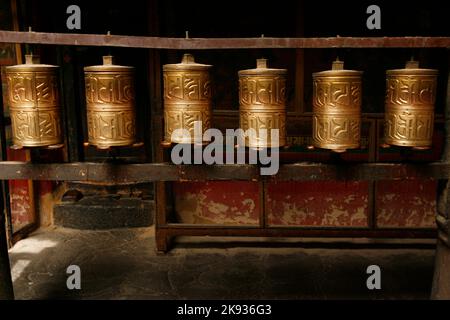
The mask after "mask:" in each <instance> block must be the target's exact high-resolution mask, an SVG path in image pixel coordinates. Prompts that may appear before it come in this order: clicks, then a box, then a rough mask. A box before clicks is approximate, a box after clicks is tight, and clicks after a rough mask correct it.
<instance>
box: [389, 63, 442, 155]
mask: <svg viewBox="0 0 450 320" xmlns="http://www.w3.org/2000/svg"><path fill="white" fill-rule="evenodd" d="M437 75H438V71H437V70H434V69H421V68H419V63H418V62H417V61H409V62H407V64H406V68H405V69H396V70H388V71H387V72H386V110H385V126H384V128H385V130H384V142H385V143H386V144H388V145H396V146H407V147H414V148H417V149H421V148H424V149H426V148H429V147H430V146H431V144H432V137H433V127H434V103H435V100H436V84H437Z"/></svg>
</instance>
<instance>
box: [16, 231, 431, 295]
mask: <svg viewBox="0 0 450 320" xmlns="http://www.w3.org/2000/svg"><path fill="white" fill-rule="evenodd" d="M153 236H154V229H153V228H139V229H121V230H111V231H77V230H70V229H62V228H52V229H45V230H39V231H38V232H36V233H34V234H33V235H32V236H30V237H29V238H27V239H24V240H22V241H20V242H18V243H16V245H15V246H14V247H13V248H12V249H11V250H10V258H11V265H12V275H13V281H14V289H15V295H16V298H17V299H56V298H58V299H216V298H217V299H333V298H343V299H361V298H363V299H380V298H382V299H399V298H402V299H419V298H421V299H427V298H428V296H429V293H430V288H431V281H432V276H433V263H434V241H432V240H427V241H424V240H422V241H418V240H414V241H412V240H410V241H405V240H403V241H399V240H396V241H393V240H392V241H389V242H388V241H379V240H378V241H375V240H368V239H360V240H356V239H353V240H352V239H341V240H334V241H330V240H327V239H276V240H273V239H271V240H270V239H264V238H263V239H260V238H258V239H254V238H250V239H248V238H247V239H246V238H217V239H216V238H180V239H179V240H178V241H177V243H176V244H175V247H174V249H173V250H172V251H170V252H169V253H168V254H166V255H158V254H156V252H155V242H154V238H153ZM371 264H377V265H379V266H380V268H381V271H382V277H381V283H382V288H381V290H375V291H371V290H368V289H367V287H366V279H367V277H368V275H367V274H366V268H367V266H369V265H371ZM69 265H78V266H80V268H81V286H82V288H81V290H68V289H67V287H66V279H67V277H68V275H67V274H66V269H67V267H68V266H69Z"/></svg>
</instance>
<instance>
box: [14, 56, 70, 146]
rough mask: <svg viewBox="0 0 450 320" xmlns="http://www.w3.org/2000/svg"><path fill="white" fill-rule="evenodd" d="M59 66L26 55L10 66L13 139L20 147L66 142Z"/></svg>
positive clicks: (53, 144)
mask: <svg viewBox="0 0 450 320" xmlns="http://www.w3.org/2000/svg"><path fill="white" fill-rule="evenodd" d="M57 70H58V66H53V65H47V64H40V63H39V57H38V56H33V55H26V56H25V64H21V65H16V66H10V67H6V78H7V83H8V97H9V103H10V114H11V126H12V139H13V143H14V145H15V146H17V147H51V146H55V145H58V144H60V143H61V142H62V135H61V106H60V99H59V90H58V73H57Z"/></svg>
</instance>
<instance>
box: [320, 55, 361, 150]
mask: <svg viewBox="0 0 450 320" xmlns="http://www.w3.org/2000/svg"><path fill="white" fill-rule="evenodd" d="M361 75H362V71H355V70H345V69H344V62H343V61H339V60H336V61H334V62H333V66H332V69H331V70H327V71H322V72H317V73H314V74H313V85H314V89H313V90H314V91H313V144H314V146H315V147H318V148H323V149H330V150H332V151H335V152H345V151H346V150H347V149H356V148H358V147H359V145H360V136H361Z"/></svg>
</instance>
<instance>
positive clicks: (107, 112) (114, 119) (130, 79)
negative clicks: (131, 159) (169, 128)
mask: <svg viewBox="0 0 450 320" xmlns="http://www.w3.org/2000/svg"><path fill="white" fill-rule="evenodd" d="M84 74H85V86H86V102H87V127H88V138H89V144H91V145H94V146H96V147H97V148H99V149H108V148H110V147H125V146H130V145H133V143H134V142H135V140H136V111H135V96H134V68H133V67H128V66H120V65H115V64H113V57H112V56H104V57H103V65H98V66H90V67H85V68H84Z"/></svg>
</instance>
